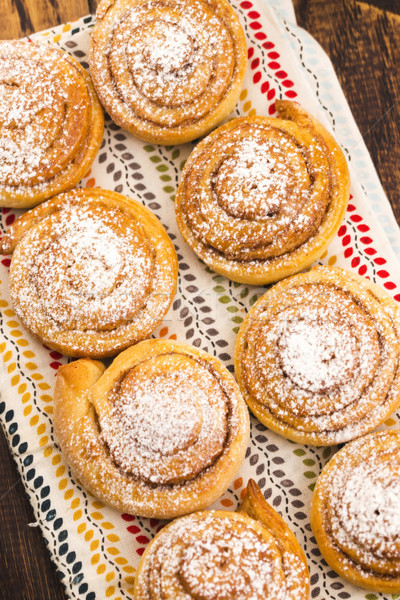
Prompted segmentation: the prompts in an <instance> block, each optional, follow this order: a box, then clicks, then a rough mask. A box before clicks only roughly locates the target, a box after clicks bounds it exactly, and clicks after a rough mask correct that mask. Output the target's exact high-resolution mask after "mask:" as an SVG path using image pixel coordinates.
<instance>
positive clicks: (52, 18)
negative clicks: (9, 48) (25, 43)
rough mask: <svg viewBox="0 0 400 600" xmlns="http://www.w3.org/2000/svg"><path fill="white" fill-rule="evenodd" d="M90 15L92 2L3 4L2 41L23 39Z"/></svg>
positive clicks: (17, 0)
mask: <svg viewBox="0 0 400 600" xmlns="http://www.w3.org/2000/svg"><path fill="white" fill-rule="evenodd" d="M90 1H91V2H92V0H90ZM89 12H90V4H89V0H67V1H66V2H64V0H0V39H3V40H4V39H6V40H7V39H14V38H18V37H22V36H24V35H27V34H30V33H33V32H34V31H41V30H42V29H48V28H49V27H53V26H54V25H57V24H59V23H66V22H67V21H73V20H75V19H78V18H79V17H81V16H83V15H85V14H87V13H89Z"/></svg>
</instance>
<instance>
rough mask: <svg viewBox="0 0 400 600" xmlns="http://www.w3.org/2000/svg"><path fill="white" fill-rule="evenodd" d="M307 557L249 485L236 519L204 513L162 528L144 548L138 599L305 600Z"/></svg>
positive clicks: (226, 514) (227, 514)
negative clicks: (244, 599)
mask: <svg viewBox="0 0 400 600" xmlns="http://www.w3.org/2000/svg"><path fill="white" fill-rule="evenodd" d="M309 587H310V581H309V574H308V568H307V563H306V559H305V556H304V552H303V551H302V549H301V548H300V546H299V543H298V541H297V540H296V538H295V536H294V534H293V533H292V532H291V531H290V529H289V527H288V526H287V525H286V523H285V521H284V520H283V519H282V518H281V517H280V516H279V515H278V513H276V512H275V510H274V509H273V508H272V507H271V506H269V504H268V503H267V502H266V501H265V500H264V497H263V495H262V493H261V491H260V489H259V488H258V486H257V484H256V483H255V482H254V481H253V480H250V481H249V483H248V486H247V491H246V495H245V498H244V501H243V503H242V505H241V506H240V507H239V509H238V512H228V511H226V512H225V511H224V512H222V511H208V512H207V511H204V512H199V513H193V514H191V515H188V516H186V517H182V518H180V519H177V520H175V521H173V522H172V523H170V524H169V525H167V526H166V527H164V529H162V530H161V531H160V532H159V533H158V534H157V535H156V537H155V538H154V539H153V540H152V542H151V543H150V544H149V546H148V547H147V548H146V551H145V553H144V554H143V557H142V559H141V562H140V564H139V567H138V570H137V573H136V581H135V593H134V598H135V600H162V599H164V598H171V600H172V598H173V599H174V600H191V599H193V600H198V599H199V598H200V599H201V600H218V599H220V598H223V599H224V600H239V599H242V598H246V600H307V599H308V597H309V596H308V594H309Z"/></svg>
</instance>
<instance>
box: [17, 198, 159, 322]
mask: <svg viewBox="0 0 400 600" xmlns="http://www.w3.org/2000/svg"><path fill="white" fill-rule="evenodd" d="M102 208H103V207H102V206H101V205H99V204H98V205H97V206H96V204H95V203H93V202H92V203H91V204H90V203H89V204H88V205H86V206H81V205H78V204H74V203H71V204H68V203H67V204H65V205H64V206H63V209H62V210H61V211H60V212H59V214H58V215H57V216H56V217H55V218H52V217H48V218H47V219H45V220H44V221H43V222H42V223H41V224H40V226H39V227H38V228H37V229H36V230H33V231H32V233H30V234H28V236H29V237H28V236H27V239H26V241H25V240H23V244H24V250H25V253H24V258H25V259H26V260H28V261H29V262H28V264H27V263H26V262H24V263H22V264H21V263H19V264H18V263H17V264H15V265H13V268H12V272H11V280H10V286H11V293H12V296H13V300H14V303H15V307H16V310H17V312H21V313H22V314H23V315H24V318H25V319H26V321H27V324H28V326H29V327H30V328H32V329H34V330H37V329H38V328H39V327H40V320H41V318H42V317H41V315H45V317H46V319H48V321H49V323H50V326H51V327H54V328H55V329H56V330H58V329H59V328H60V327H62V328H64V329H71V330H72V329H78V330H81V331H84V330H85V329H95V328H97V329H99V330H108V329H112V328H113V327H115V326H116V325H117V324H118V323H119V322H121V321H123V320H127V319H130V318H133V316H134V315H135V314H136V312H137V311H138V310H139V308H140V307H141V306H142V305H143V304H144V302H145V300H146V297H147V295H148V292H149V289H150V286H151V275H152V271H153V268H154V267H153V260H152V256H151V251H150V248H149V246H148V242H147V240H146V239H145V238H143V234H142V233H141V232H140V230H139V229H138V228H137V227H136V225H135V224H134V223H129V222H128V223H125V227H126V232H125V233H126V234H125V235H124V236H122V235H121V232H120V231H118V228H116V227H114V226H113V221H118V219H119V220H120V219H121V218H123V215H122V214H121V213H120V211H118V210H116V209H110V211H109V212H108V214H106V215H103V214H102ZM44 234H45V235H44ZM28 245H29V246H28ZM19 251H20V250H19ZM27 272H28V273H29V276H28V277H26V276H25V274H26V273H27ZM17 285H18V288H17ZM35 308H36V310H35ZM38 320H39V322H38Z"/></svg>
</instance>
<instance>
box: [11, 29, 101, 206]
mask: <svg viewBox="0 0 400 600" xmlns="http://www.w3.org/2000/svg"><path fill="white" fill-rule="evenodd" d="M103 129H104V115H103V110H102V108H101V106H100V103H99V101H98V99H97V96H96V93H95V91H94V88H93V85H92V82H91V79H90V77H89V75H88V74H87V73H86V71H85V70H84V69H83V68H82V67H81V66H80V64H79V63H78V61H77V60H76V59H75V58H73V57H72V56H70V55H69V54H67V53H65V52H62V51H61V50H57V49H55V48H51V47H50V46H43V45H40V44H37V43H32V42H27V41H22V40H12V41H4V40H3V41H0V156H1V161H0V206H13V207H16V208H23V207H30V206H35V205H36V204H39V202H42V201H43V200H46V199H48V198H51V197H52V196H55V195H56V194H59V193H61V192H64V191H66V190H68V189H70V188H72V187H74V186H75V185H76V184H77V183H78V181H80V179H82V177H83V176H84V175H85V174H86V173H87V171H88V170H89V167H90V165H91V164H92V162H93V160H94V158H95V156H96V154H97V151H98V150H99V148H100V145H101V142H102V139H103Z"/></svg>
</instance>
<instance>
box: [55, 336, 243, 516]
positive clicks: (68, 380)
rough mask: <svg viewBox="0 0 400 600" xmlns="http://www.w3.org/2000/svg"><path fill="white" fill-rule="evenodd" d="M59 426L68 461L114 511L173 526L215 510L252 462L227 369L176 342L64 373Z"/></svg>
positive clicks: (156, 343)
mask: <svg viewBox="0 0 400 600" xmlns="http://www.w3.org/2000/svg"><path fill="white" fill-rule="evenodd" d="M54 403H55V411H54V426H55V428H56V430H57V434H58V439H59V442H60V446H61V449H62V451H63V454H64V456H65V459H66V461H67V463H68V464H69V465H70V467H71V469H72V471H73V472H74V474H75V475H76V476H77V477H78V479H79V480H80V481H81V482H82V483H83V484H84V485H85V486H86V487H87V488H88V489H89V491H91V492H92V493H93V494H94V495H95V496H97V497H98V498H100V499H101V500H102V501H103V502H105V503H106V504H109V505H110V506H113V507H114V508H117V509H118V510H121V511H124V512H128V513H130V514H135V515H141V516H145V517H155V518H172V517H176V516H178V515H182V514H185V513H188V512H191V511H193V510H199V509H202V508H205V507H206V506H208V505H210V504H211V503H212V502H214V501H215V500H216V499H217V498H219V497H220V496H221V495H222V494H223V493H224V492H225V491H226V489H227V488H228V486H229V484H230V483H231V481H232V480H233V479H234V477H235V476H236V474H237V471H238V470H239V467H240V465H241V463H242V461H243V458H244V455H245V451H246V447H247V443H248V440H249V416H248V411H247V407H246V404H245V402H244V400H243V398H242V396H241V394H240V392H239V388H238V386H237V384H236V382H235V380H234V378H233V377H232V375H231V374H230V373H229V371H228V370H227V369H226V368H225V367H224V366H223V365H222V363H221V362H220V361H219V360H218V359H216V358H214V357H212V356H210V355H209V354H207V353H206V352H204V351H202V350H197V349H196V348H193V347H191V346H188V345H186V344H181V343H178V342H173V341H171V340H168V341H161V340H154V339H153V340H146V341H144V342H141V343H140V344H137V345H136V346H132V347H131V348H128V350H125V351H124V352H122V353H121V354H120V355H119V356H118V357H117V358H116V359H115V360H114V362H113V363H112V364H111V365H110V367H108V369H106V370H105V371H104V366H103V365H102V363H99V362H96V361H92V360H89V359H81V360H78V361H76V362H72V363H70V364H69V365H65V366H63V367H60V369H59V371H58V374H57V382H56V389H55V398H54Z"/></svg>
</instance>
